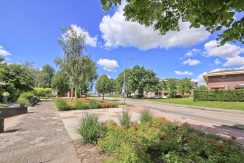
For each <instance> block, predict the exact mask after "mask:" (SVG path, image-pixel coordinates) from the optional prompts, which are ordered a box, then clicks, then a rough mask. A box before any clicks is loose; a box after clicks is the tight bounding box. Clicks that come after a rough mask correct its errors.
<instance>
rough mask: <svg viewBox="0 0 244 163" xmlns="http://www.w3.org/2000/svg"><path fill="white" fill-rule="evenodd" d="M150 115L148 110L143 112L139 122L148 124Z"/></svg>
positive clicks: (150, 118) (150, 119)
mask: <svg viewBox="0 0 244 163" xmlns="http://www.w3.org/2000/svg"><path fill="white" fill-rule="evenodd" d="M152 118H153V117H152V114H151V113H150V111H149V110H143V111H142V112H141V113H140V122H141V123H145V122H150V121H152Z"/></svg>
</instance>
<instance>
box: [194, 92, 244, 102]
mask: <svg viewBox="0 0 244 163" xmlns="http://www.w3.org/2000/svg"><path fill="white" fill-rule="evenodd" d="M194 101H230V102H236V101H240V102H243V101H244V90H243V89H236V90H207V91H199V90H195V91H194Z"/></svg>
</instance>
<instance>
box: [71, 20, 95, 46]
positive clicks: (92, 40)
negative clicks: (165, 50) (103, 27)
mask: <svg viewBox="0 0 244 163" xmlns="http://www.w3.org/2000/svg"><path fill="white" fill-rule="evenodd" d="M71 28H73V29H74V31H76V32H77V34H85V36H86V40H85V43H86V44H87V45H89V46H92V47H96V46H97V37H91V36H90V34H89V33H88V32H87V31H86V30H84V29H82V28H81V27H79V26H77V25H75V24H71Z"/></svg>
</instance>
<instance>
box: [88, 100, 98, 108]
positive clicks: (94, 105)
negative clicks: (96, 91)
mask: <svg viewBox="0 0 244 163" xmlns="http://www.w3.org/2000/svg"><path fill="white" fill-rule="evenodd" d="M88 104H89V108H90V109H97V108H100V106H99V103H98V102H97V101H96V100H89V101H88Z"/></svg>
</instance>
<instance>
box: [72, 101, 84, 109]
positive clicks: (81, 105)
mask: <svg viewBox="0 0 244 163" xmlns="http://www.w3.org/2000/svg"><path fill="white" fill-rule="evenodd" d="M74 103H75V108H76V109H77V110H81V109H85V107H86V105H85V104H84V102H83V101H82V100H76V101H75V102H74Z"/></svg>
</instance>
